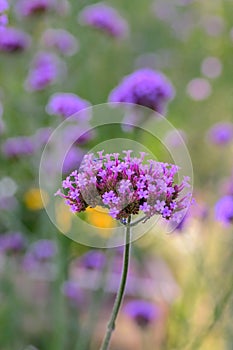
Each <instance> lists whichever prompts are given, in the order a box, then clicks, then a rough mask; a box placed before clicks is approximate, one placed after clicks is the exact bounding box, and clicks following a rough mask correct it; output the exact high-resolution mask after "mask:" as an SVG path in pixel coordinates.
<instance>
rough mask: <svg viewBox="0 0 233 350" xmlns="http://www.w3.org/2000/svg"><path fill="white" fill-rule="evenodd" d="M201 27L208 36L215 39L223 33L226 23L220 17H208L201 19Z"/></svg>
mask: <svg viewBox="0 0 233 350" xmlns="http://www.w3.org/2000/svg"><path fill="white" fill-rule="evenodd" d="M202 25H203V27H204V30H205V31H206V33H207V34H208V35H209V36H213V37H217V36H220V35H221V34H222V32H223V31H224V29H225V25H226V23H225V21H224V19H223V18H222V17H220V16H212V15H208V16H205V17H203V23H202Z"/></svg>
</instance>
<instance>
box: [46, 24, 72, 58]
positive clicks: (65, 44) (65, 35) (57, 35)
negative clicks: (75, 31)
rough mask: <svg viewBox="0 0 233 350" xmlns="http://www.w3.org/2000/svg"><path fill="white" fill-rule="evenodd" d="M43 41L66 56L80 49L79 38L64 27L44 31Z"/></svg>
mask: <svg viewBox="0 0 233 350" xmlns="http://www.w3.org/2000/svg"><path fill="white" fill-rule="evenodd" d="M42 43H43V44H44V45H45V46H46V47H47V48H49V49H51V48H52V49H56V50H57V51H58V52H60V53H61V54H63V55H65V56H72V55H74V54H75V53H76V52H77V50H78V42H77V39H76V38H75V37H74V36H73V35H72V34H70V33H69V32H67V31H66V30H64V29H47V30H46V31H45V32H44V33H43V36H42Z"/></svg>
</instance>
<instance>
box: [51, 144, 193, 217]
mask: <svg viewBox="0 0 233 350" xmlns="http://www.w3.org/2000/svg"><path fill="white" fill-rule="evenodd" d="M103 153H104V151H101V152H98V156H97V157H96V156H95V155H94V154H93V153H90V154H87V155H85V156H84V158H83V162H82V164H81V166H80V168H79V172H78V171H77V170H75V171H73V172H72V173H71V174H70V176H68V177H67V178H66V180H64V181H63V184H62V185H63V188H64V191H65V193H66V194H63V193H62V192H61V191H60V190H59V191H58V192H57V195H60V196H61V197H63V198H65V199H66V204H67V205H69V206H70V209H71V211H73V212H75V213H76V212H81V211H85V210H86V208H87V207H88V206H90V207H92V208H95V207H96V206H97V205H100V206H102V207H104V208H107V209H109V214H110V215H111V216H112V217H113V218H115V219H117V220H121V221H122V222H124V220H125V219H127V218H128V217H129V216H130V215H132V214H133V215H134V214H138V213H139V211H141V212H144V214H145V218H146V219H149V218H150V217H152V216H153V215H161V216H162V217H163V218H165V219H166V220H170V219H171V220H173V221H175V222H177V223H179V221H180V216H181V217H182V215H181V212H182V211H183V210H185V209H187V207H188V206H189V203H190V195H191V194H190V193H189V194H187V195H185V196H180V195H181V192H182V191H183V190H184V189H186V188H189V187H190V185H189V183H188V182H189V178H188V177H184V178H183V181H182V183H181V184H175V182H174V177H175V175H176V174H177V172H178V169H179V168H178V167H177V166H176V165H173V164H167V163H161V162H156V161H154V160H152V159H150V160H147V161H146V162H145V163H144V158H145V155H146V154H145V153H144V152H141V156H140V157H139V158H137V157H131V155H130V154H131V153H132V151H131V150H127V151H123V153H124V154H125V156H124V158H123V159H120V158H119V156H120V154H119V153H113V154H106V155H104V154H103ZM180 197H181V198H180Z"/></svg>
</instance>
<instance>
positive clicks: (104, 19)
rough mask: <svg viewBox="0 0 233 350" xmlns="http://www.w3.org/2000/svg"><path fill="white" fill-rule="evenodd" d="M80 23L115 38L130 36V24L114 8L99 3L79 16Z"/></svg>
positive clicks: (86, 8)
mask: <svg viewBox="0 0 233 350" xmlns="http://www.w3.org/2000/svg"><path fill="white" fill-rule="evenodd" d="M79 22H80V23H81V24H83V25H87V26H90V27H93V28H96V29H100V30H102V31H103V32H105V33H106V34H108V35H110V36H112V37H115V38H124V37H126V36H127V34H128V24H127V22H126V21H125V20H124V19H123V18H122V17H121V16H120V14H119V13H118V12H117V10H115V9H114V8H113V7H111V6H108V5H105V4H104V3H98V4H94V5H90V6H86V7H85V8H84V9H83V10H82V11H81V12H80V14H79Z"/></svg>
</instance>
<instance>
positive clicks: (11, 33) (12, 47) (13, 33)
mask: <svg viewBox="0 0 233 350" xmlns="http://www.w3.org/2000/svg"><path fill="white" fill-rule="evenodd" d="M30 43H31V39H30V36H29V35H28V34H26V33H25V32H23V31H22V30H19V29H16V28H12V27H4V26H2V27H0V51H5V52H17V51H23V50H25V49H27V48H28V46H29V45H30Z"/></svg>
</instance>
